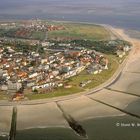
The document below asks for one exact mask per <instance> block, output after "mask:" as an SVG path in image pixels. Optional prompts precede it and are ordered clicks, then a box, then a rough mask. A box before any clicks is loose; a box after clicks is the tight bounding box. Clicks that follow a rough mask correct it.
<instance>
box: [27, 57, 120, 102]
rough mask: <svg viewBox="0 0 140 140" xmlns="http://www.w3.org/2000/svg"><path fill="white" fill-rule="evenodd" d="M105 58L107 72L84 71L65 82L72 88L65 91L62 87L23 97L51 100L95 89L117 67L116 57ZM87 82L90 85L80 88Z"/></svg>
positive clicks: (109, 76)
mask: <svg viewBox="0 0 140 140" xmlns="http://www.w3.org/2000/svg"><path fill="white" fill-rule="evenodd" d="M107 57H108V59H109V62H110V65H109V69H108V70H104V71H103V72H101V73H99V74H97V75H94V74H89V73H87V72H86V70H84V71H83V72H81V73H80V74H79V75H77V76H74V77H71V78H69V79H68V80H67V81H66V83H67V84H68V85H71V86H72V87H71V88H68V89H66V88H64V87H61V88H57V89H54V90H53V91H50V92H47V93H45V92H42V94H35V93H26V94H25V96H26V97H27V98H28V99H29V100H35V99H44V98H52V97H59V96H65V95H71V94H76V93H79V92H83V91H87V90H89V89H92V88H95V87H97V86H99V85H100V84H102V83H104V82H105V81H107V80H108V79H109V78H111V77H112V76H113V74H114V73H115V71H116V70H117V68H118V66H119V63H118V61H117V59H116V56H114V55H108V56H107ZM88 80H91V83H89V84H87V85H86V86H85V87H83V88H81V87H80V83H81V82H85V81H88Z"/></svg>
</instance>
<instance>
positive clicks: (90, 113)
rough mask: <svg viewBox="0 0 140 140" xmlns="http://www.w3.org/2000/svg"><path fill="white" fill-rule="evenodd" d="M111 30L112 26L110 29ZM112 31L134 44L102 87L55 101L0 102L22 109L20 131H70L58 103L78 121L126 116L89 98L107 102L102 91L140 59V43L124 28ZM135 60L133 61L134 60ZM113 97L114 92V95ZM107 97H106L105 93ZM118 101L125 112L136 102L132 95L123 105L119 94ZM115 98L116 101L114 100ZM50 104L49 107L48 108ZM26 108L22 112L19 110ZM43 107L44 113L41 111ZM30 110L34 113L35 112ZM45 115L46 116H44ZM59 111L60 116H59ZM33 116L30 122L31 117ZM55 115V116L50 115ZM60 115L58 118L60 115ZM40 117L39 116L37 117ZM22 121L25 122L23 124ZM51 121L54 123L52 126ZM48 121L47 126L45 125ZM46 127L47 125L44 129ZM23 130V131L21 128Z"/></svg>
mask: <svg viewBox="0 0 140 140" xmlns="http://www.w3.org/2000/svg"><path fill="white" fill-rule="evenodd" d="M109 28H110V27H109ZM111 30H113V31H114V32H116V33H117V34H119V35H120V36H122V37H123V38H124V39H126V40H128V41H130V42H131V43H132V44H133V46H134V47H133V49H132V51H131V52H130V54H129V56H128V58H126V60H125V61H124V63H123V64H122V66H121V67H120V68H119V69H118V70H117V72H116V74H115V76H113V77H111V79H109V80H108V81H107V82H106V83H104V84H102V85H100V86H99V87H97V88H95V89H94V90H93V89H92V90H91V91H89V92H88V93H86V94H85V93H83V94H81V93H78V94H75V95H70V96H67V97H66V96H65V97H57V98H54V99H43V100H42V99H41V100H38V101H37V100H36V101H26V102H19V103H9V104H7V102H3V103H2V102H0V106H17V108H18V109H19V110H20V112H21V116H22V117H20V116H19V118H20V119H19V120H17V124H18V123H19V124H20V123H21V124H22V123H26V124H24V127H23V126H22V125H21V126H22V127H21V126H19V129H18V130H25V129H28V128H38V127H41V128H44V127H45V128H48V127H47V126H50V127H55V128H56V127H59V126H61V127H63V126H64V127H65V128H69V126H68V124H67V122H66V121H65V119H64V117H63V116H62V112H60V110H59V109H58V108H57V107H56V105H55V103H56V102H59V103H60V104H61V106H62V107H63V109H64V111H65V112H67V113H68V114H71V116H72V117H73V118H75V119H76V120H77V121H79V120H81V121H82V120H83V121H84V120H87V119H86V118H88V119H96V118H105V117H114V116H124V115H125V114H124V113H122V112H120V111H118V110H115V109H112V108H110V107H107V106H105V105H102V104H100V103H98V102H95V101H92V100H90V99H89V98H88V97H89V96H93V98H95V97H96V96H97V98H99V99H101V97H102V98H103V99H104V97H103V94H101V93H100V91H101V92H102V91H103V90H104V88H105V87H106V86H107V85H109V84H110V83H112V82H113V81H114V79H116V78H117V77H118V75H119V74H120V73H124V72H125V71H126V69H128V67H130V65H131V63H135V61H136V62H137V60H138V59H139V58H140V55H139V54H140V53H139V52H140V48H139V45H140V40H137V39H133V38H130V37H129V36H128V35H126V34H125V33H124V30H123V29H117V28H113V27H112V28H111ZM132 58H133V59H132ZM113 94H114V93H113ZM104 96H106V95H105V94H104ZM117 96H118V102H119V107H120V108H122V109H125V107H126V106H128V105H129V104H130V103H132V102H133V101H135V100H136V99H135V98H132V96H130V95H129V97H128V98H129V100H127V102H126V103H123V102H122V101H123V100H120V98H121V97H122V96H121V93H120V95H119V94H118V95H117ZM126 96H127V95H124V98H123V99H125V98H126ZM110 98H111V97H110ZM114 99H116V98H114ZM111 103H112V104H114V100H113V101H112V100H111V102H110V104H111ZM48 104H49V106H48ZM52 105H53V106H55V111H54V110H53V106H52ZM46 106H48V108H47V109H46ZM22 107H23V108H24V110H23V109H20V108H22ZM30 108H32V109H33V110H34V112H35V114H34V113H33V112H31V111H30ZM38 108H40V109H41V110H40V111H39V109H38ZM32 109H31V110H32ZM42 112H43V113H42ZM58 112H59V113H58ZM29 113H30V115H31V116H30V119H29V118H28V117H29V116H28V115H29ZM50 113H52V115H51V114H50ZM58 114H59V115H58ZM38 115H39V116H38ZM48 115H49V117H48V120H47V121H46V117H47V116H48ZM22 119H25V120H24V121H23V120H22ZM28 119H29V120H28ZM38 119H39V120H41V123H40V124H38V123H37V120H38ZM58 120H59V122H60V124H58V125H57V126H56V123H57V122H58ZM27 121H30V127H29V124H28V123H27ZM50 121H51V123H50ZM44 122H45V123H44ZM43 125H44V126H43ZM20 127H21V128H20Z"/></svg>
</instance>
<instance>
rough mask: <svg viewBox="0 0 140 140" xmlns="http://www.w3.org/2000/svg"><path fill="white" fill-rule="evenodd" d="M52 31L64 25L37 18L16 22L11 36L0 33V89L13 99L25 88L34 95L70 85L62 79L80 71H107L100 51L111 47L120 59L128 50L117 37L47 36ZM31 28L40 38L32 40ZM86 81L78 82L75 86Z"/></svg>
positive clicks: (62, 27)
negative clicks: (85, 38) (49, 23)
mask: <svg viewBox="0 0 140 140" xmlns="http://www.w3.org/2000/svg"><path fill="white" fill-rule="evenodd" d="M0 26H2V28H3V27H4V28H6V29H7V28H9V29H11V28H13V26H14V28H15V26H16V23H7V24H4V23H2V24H1V25H0ZM19 26H20V28H19ZM3 30H4V29H3ZM54 30H65V27H64V26H56V25H46V23H45V25H44V24H42V22H40V21H39V22H38V21H37V22H31V23H28V24H27V23H26V24H25V23H24V24H23V23H22V24H20V25H18V31H17V30H16V33H15V32H14V34H15V35H14V36H13V35H12V34H13V32H12V33H10V34H8V35H7V33H3V34H4V35H5V36H6V35H7V36H6V37H5V38H4V37H3V36H2V34H1V39H0V90H1V91H5V93H6V94H8V95H10V96H11V97H12V99H13V100H19V99H23V98H24V92H25V90H28V91H29V90H30V91H32V92H33V93H34V94H36V93H40V92H39V91H41V90H44V89H45V91H44V93H49V92H50V91H51V90H52V89H57V88H59V87H67V88H68V87H70V86H71V85H67V83H66V80H67V79H69V78H70V77H74V76H77V75H78V74H79V73H81V72H82V71H86V73H87V74H88V73H89V74H93V75H96V74H100V73H101V72H102V71H105V70H108V69H109V63H110V62H109V59H108V58H107V57H106V55H104V53H109V52H110V50H111V52H110V53H112V54H115V55H116V56H118V57H120V58H122V57H123V56H125V55H126V53H127V52H128V51H129V50H130V49H131V45H130V44H128V43H126V42H124V41H120V40H115V41H110V40H109V41H96V42H95V41H89V40H80V39H79V40H78V39H74V40H70V39H69V40H58V39H52V40H50V39H47V37H46V36H47V33H48V32H50V31H54ZM12 31H13V29H12ZM32 31H36V32H37V33H39V32H43V34H44V38H42V36H41V38H40V37H39V38H34V39H33V37H32V35H31V32H32ZM27 34H28V35H27ZM29 34H30V35H29ZM18 38H20V39H19V40H18ZM26 39H27V40H26ZM30 39H31V40H30ZM32 39H33V40H32ZM35 39H36V40H35ZM37 39H38V40H37ZM96 46H97V47H96ZM106 46H107V47H106ZM109 46H110V47H111V49H110V50H109ZM112 46H114V47H112ZM112 48H113V49H112ZM90 82H91V80H86V81H81V82H80V84H79V87H84V86H86V85H87V84H89V83H90Z"/></svg>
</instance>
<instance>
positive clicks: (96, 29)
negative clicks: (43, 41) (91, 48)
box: [48, 23, 110, 40]
mask: <svg viewBox="0 0 140 140" xmlns="http://www.w3.org/2000/svg"><path fill="white" fill-rule="evenodd" d="M58 24H60V23H58ZM61 25H63V26H64V27H65V30H59V31H51V32H49V33H48V37H49V39H52V38H58V39H90V40H109V39H110V33H109V32H108V31H107V30H106V29H105V28H104V27H102V26H100V25H90V24H80V23H63V24H62V23H61Z"/></svg>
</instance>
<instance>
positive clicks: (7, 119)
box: [0, 106, 13, 135]
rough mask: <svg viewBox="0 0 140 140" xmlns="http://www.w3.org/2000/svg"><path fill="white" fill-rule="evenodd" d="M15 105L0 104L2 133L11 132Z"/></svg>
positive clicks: (0, 129) (0, 127)
mask: <svg viewBox="0 0 140 140" xmlns="http://www.w3.org/2000/svg"><path fill="white" fill-rule="evenodd" d="M12 109H13V107H7V106H0V135H2V134H9V131H10V127H11V119H12Z"/></svg>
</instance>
